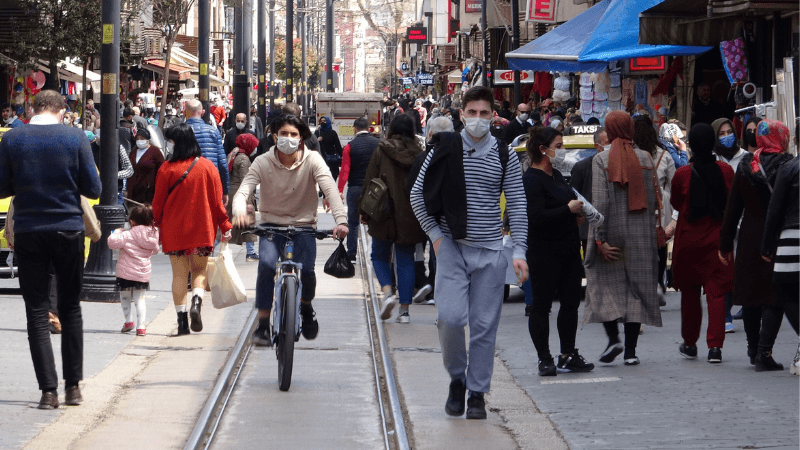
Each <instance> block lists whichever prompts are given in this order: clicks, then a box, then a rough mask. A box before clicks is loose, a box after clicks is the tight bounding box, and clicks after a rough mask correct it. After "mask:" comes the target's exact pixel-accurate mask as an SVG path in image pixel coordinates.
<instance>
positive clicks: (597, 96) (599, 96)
mask: <svg viewBox="0 0 800 450" xmlns="http://www.w3.org/2000/svg"><path fill="white" fill-rule="evenodd" d="M606 100H608V92H600V91H598V90H597V89H596V88H595V90H594V101H596V102H597V101H600V102H604V101H606Z"/></svg>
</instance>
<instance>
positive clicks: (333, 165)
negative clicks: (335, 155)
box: [325, 160, 342, 181]
mask: <svg viewBox="0 0 800 450" xmlns="http://www.w3.org/2000/svg"><path fill="white" fill-rule="evenodd" d="M325 163H326V164H327V165H328V168H329V169H331V175H332V176H333V181H336V180H338V179H339V166H340V165H341V164H342V161H341V160H339V161H326V162H325Z"/></svg>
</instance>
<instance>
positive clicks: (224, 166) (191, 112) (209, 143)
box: [186, 100, 235, 206]
mask: <svg viewBox="0 0 800 450" xmlns="http://www.w3.org/2000/svg"><path fill="white" fill-rule="evenodd" d="M204 112H205V111H204V110H203V104H202V103H200V100H190V101H188V102H186V123H187V124H189V126H190V127H192V130H194V136H195V138H197V143H198V144H199V145H200V151H201V152H202V154H203V158H206V159H208V160H209V161H211V162H212V163H214V165H215V166H217V170H218V171H219V179H220V181H221V182H222V203H223V204H225V205H226V206H227V205H228V159H227V157H226V155H225V148H224V147H223V145H222V136H220V134H219V130H217V129H216V128H215V127H213V126H211V125H209V124H207V123H205V122H203V113H204ZM234 194H235V192H234Z"/></svg>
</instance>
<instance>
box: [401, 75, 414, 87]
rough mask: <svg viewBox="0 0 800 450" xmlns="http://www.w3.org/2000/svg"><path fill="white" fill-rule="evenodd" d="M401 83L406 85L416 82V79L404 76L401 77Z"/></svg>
mask: <svg viewBox="0 0 800 450" xmlns="http://www.w3.org/2000/svg"><path fill="white" fill-rule="evenodd" d="M400 84H402V85H406V86H408V85H411V84H414V79H413V78H411V77H402V78H400Z"/></svg>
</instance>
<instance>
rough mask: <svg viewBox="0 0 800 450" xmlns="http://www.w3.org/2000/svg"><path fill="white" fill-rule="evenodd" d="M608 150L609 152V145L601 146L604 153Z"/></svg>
mask: <svg viewBox="0 0 800 450" xmlns="http://www.w3.org/2000/svg"><path fill="white" fill-rule="evenodd" d="M609 150H611V144H608V145H604V146H603V151H604V152H607V151H609Z"/></svg>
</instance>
